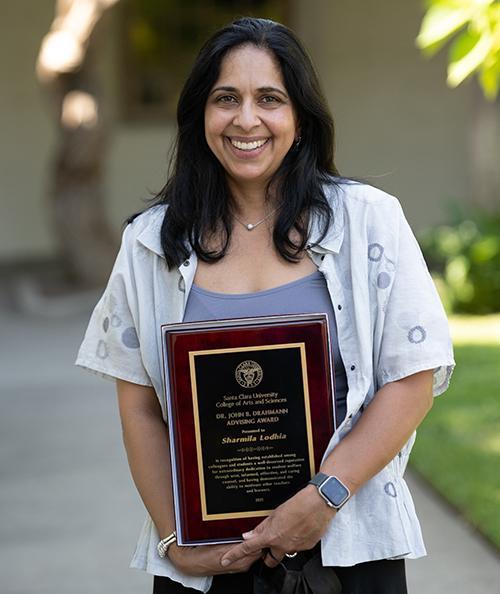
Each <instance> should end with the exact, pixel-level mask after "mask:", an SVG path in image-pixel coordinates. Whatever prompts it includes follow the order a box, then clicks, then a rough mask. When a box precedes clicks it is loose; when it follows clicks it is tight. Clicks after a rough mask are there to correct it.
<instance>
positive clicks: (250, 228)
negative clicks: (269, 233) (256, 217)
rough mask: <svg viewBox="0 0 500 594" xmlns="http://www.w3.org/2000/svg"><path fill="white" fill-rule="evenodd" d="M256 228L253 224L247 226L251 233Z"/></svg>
mask: <svg viewBox="0 0 500 594" xmlns="http://www.w3.org/2000/svg"><path fill="white" fill-rule="evenodd" d="M254 227H255V225H252V223H248V225H247V229H248V230H249V231H251V230H252V229H253V228H254Z"/></svg>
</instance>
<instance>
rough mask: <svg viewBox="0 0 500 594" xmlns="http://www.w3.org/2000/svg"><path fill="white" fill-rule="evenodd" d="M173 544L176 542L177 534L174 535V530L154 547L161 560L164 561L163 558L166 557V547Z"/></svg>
mask: <svg viewBox="0 0 500 594" xmlns="http://www.w3.org/2000/svg"><path fill="white" fill-rule="evenodd" d="M174 542H177V534H176V533H175V530H174V531H173V532H172V533H171V534H169V535H168V536H167V537H166V538H163V539H162V540H160V542H159V543H158V544H157V545H156V549H157V551H158V555H159V556H160V557H161V558H162V559H165V557H166V556H167V553H168V547H169V546H170V545H172V544H174Z"/></svg>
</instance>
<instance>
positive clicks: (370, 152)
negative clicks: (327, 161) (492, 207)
mask: <svg viewBox="0 0 500 594" xmlns="http://www.w3.org/2000/svg"><path fill="white" fill-rule="evenodd" d="M53 8H54V1H53V0H23V1H22V2H2V3H1V6H0V33H1V35H0V37H1V39H2V41H1V43H2V51H1V52H0V81H1V82H0V84H1V89H2V90H1V93H0V129H1V131H2V133H1V141H0V263H5V262H12V261H15V260H21V259H38V258H45V257H50V256H52V255H53V254H54V253H55V244H54V241H53V239H52V237H51V227H50V219H49V216H48V209H47V199H46V187H47V181H48V175H49V170H48V167H49V166H50V157H51V149H52V147H53V145H54V141H55V137H54V131H53V127H52V122H51V119H50V118H51V116H50V110H49V108H48V105H47V98H46V97H45V95H44V94H43V92H42V91H41V89H40V88H39V86H38V83H37V82H36V79H35V75H34V67H35V60H36V56H37V52H38V48H39V44H40V41H41V39H42V37H43V36H44V34H45V33H46V32H47V30H48V28H49V26H50V22H51V20H52V17H53ZM290 14H291V19H292V23H291V25H292V27H293V28H294V29H295V30H296V31H297V32H298V34H299V36H300V37H301V38H302V39H303V41H304V42H305V44H306V46H307V47H308V48H309V50H310V52H311V54H312V56H313V59H314V62H315V64H316V66H317V68H318V71H319V73H320V76H321V78H322V81H323V84H324V88H325V91H326V95H327V97H328V100H329V103H330V106H331V108H332V111H333V114H334V117H335V122H336V129H337V141H336V144H337V165H338V167H339V168H340V171H341V173H342V174H344V175H348V176H354V177H363V178H366V179H367V181H368V182H370V183H373V184H374V185H377V186H379V187H381V188H383V189H385V190H386V191H388V192H390V193H393V194H395V195H397V196H398V197H399V198H400V200H401V201H402V203H403V206H404V208H405V211H406V213H407V216H408V218H409V220H410V222H411V223H412V224H413V226H414V227H416V228H419V227H422V226H424V225H427V224H430V223H432V222H437V221H439V220H442V219H443V218H444V216H445V213H444V210H443V204H444V202H445V201H446V200H448V199H454V200H466V199H467V198H468V193H469V189H468V187H467V179H468V159H467V146H468V140H467V138H468V133H469V130H468V125H469V113H470V109H472V95H473V92H474V87H473V85H471V84H467V85H465V86H464V87H463V88H459V89H457V90H454V91H451V90H449V89H447V88H446V86H445V82H444V79H445V56H444V54H443V56H439V57H438V58H435V59H434V60H432V61H424V60H423V58H422V57H421V55H420V54H419V52H418V51H417V49H416V48H415V45H414V39H415V37H416V34H417V31H418V28H419V24H420V20H421V15H422V3H421V2H420V0H410V1H408V2H400V1H398V0H383V2H380V0H336V1H328V0H290ZM103 28H104V30H105V34H104V35H102V36H101V51H100V56H101V57H100V66H99V67H100V71H101V80H102V82H103V84H104V90H105V92H106V97H107V98H106V102H105V104H104V106H103V109H104V113H105V114H106V116H107V117H108V119H109V121H110V124H111V127H110V128H111V130H110V131H111V134H110V145H109V156H108V180H107V192H108V212H109V216H110V218H111V221H112V224H113V226H114V228H115V229H116V232H117V234H118V232H119V228H120V225H121V223H122V221H123V219H124V217H125V216H126V215H127V214H129V213H131V212H133V211H135V210H139V209H140V208H141V207H142V204H143V203H142V202H141V200H142V199H143V198H145V197H147V196H148V195H149V191H150V190H151V191H156V190H159V189H160V187H161V185H162V184H163V182H164V176H165V174H164V172H165V164H166V161H167V152H168V146H169V142H170V139H171V137H172V126H171V125H170V126H169V125H167V124H156V125H153V124H147V125H146V124H142V125H141V124H137V123H134V124H131V123H123V122H121V121H120V119H119V118H118V117H117V113H118V110H117V106H118V105H119V101H120V80H119V77H118V75H117V68H116V63H117V60H118V59H119V51H120V48H119V44H118V38H117V35H116V22H114V21H113V13H110V15H109V16H108V18H107V21H106V22H105V23H104V24H103ZM474 84H475V83H474Z"/></svg>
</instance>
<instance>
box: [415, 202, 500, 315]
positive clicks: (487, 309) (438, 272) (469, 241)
mask: <svg viewBox="0 0 500 594" xmlns="http://www.w3.org/2000/svg"><path fill="white" fill-rule="evenodd" d="M419 242H420V245H421V247H422V251H423V252H424V256H425V259H426V261H427V264H428V265H429V268H430V270H431V272H432V275H433V277H434V280H435V281H436V285H437V287H438V290H439V292H440V295H441V298H442V300H443V302H444V304H445V307H446V309H447V310H448V311H450V312H457V313H459V312H463V313H477V314H486V313H493V312H500V212H499V213H494V214H492V213H488V212H483V211H476V212H473V213H472V212H469V213H468V214H467V215H465V216H464V215H461V216H460V220H459V221H458V222H456V223H455V224H452V225H441V226H437V227H433V228H430V229H427V230H426V231H424V232H423V233H421V234H420V235H419Z"/></svg>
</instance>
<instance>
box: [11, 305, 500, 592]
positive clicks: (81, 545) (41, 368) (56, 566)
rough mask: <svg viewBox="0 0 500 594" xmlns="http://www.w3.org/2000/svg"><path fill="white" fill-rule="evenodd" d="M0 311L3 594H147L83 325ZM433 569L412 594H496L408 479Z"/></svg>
mask: <svg viewBox="0 0 500 594" xmlns="http://www.w3.org/2000/svg"><path fill="white" fill-rule="evenodd" d="M10 309H11V308H9V307H7V306H6V305H4V306H0V328H1V330H0V377H1V387H0V403H1V414H0V440H1V442H0V446H1V447H0V476H1V488H0V512H1V518H2V521H1V522H0V592H2V594H94V593H95V594H103V593H105V592H108V591H109V592H120V594H132V593H133V594H140V593H149V592H151V578H150V576H147V575H146V574H143V573H142V572H139V571H136V570H131V569H128V562H129V558H130V556H131V554H132V552H133V549H134V546H135V541H136V538H137V534H138V532H139V529H140V527H141V524H142V521H143V516H144V512H143V508H142V503H141V502H140V500H139V497H138V495H137V494H136V492H135V489H134V487H133V485H132V482H131V479H130V475H129V471H128V467H127V463H126V458H125V454H124V451H123V447H122V444H121V431H120V424H119V419H118V414H117V409H116V398H115V393H114V386H113V384H112V383H111V382H107V381H105V380H102V379H99V378H97V377H94V376H92V375H91V374H88V373H86V372H84V371H81V370H79V369H77V368H75V367H74V366H73V360H74V358H75V354H76V349H77V347H78V344H79V342H80V339H81V337H82V334H83V329H84V327H85V323H86V321H87V319H88V313H85V314H76V315H72V316H70V317H69V316H66V317H62V318H57V317H52V318H47V317H43V316H38V315H37V316H35V315H20V314H19V313H15V312H13V311H11V310H10ZM410 482H411V487H412V492H413V493H414V497H415V501H416V505H417V509H418V511H419V515H420V517H421V520H422V526H423V530H424V536H425V538H426V544H427V548H428V550H429V557H427V558H425V559H421V560H417V561H409V562H408V563H407V571H408V576H409V584H410V593H412V594H417V593H418V594H420V593H424V592H425V593H426V594H434V593H436V594H437V593H439V594H442V593H443V592H453V593H454V594H460V593H465V592H467V593H468V594H469V593H474V594H482V593H484V594H486V593H488V594H490V593H491V592H493V591H496V590H497V588H498V584H499V583H500V559H499V557H498V556H496V555H495V554H493V552H492V551H491V550H490V549H489V548H488V547H487V546H485V545H484V543H483V542H482V541H481V539H479V538H477V537H476V536H475V535H474V534H473V532H472V531H471V530H470V529H469V528H468V527H467V526H465V525H464V524H463V523H462V522H460V521H459V519H457V518H456V516H455V515H454V513H452V512H451V511H450V510H449V509H448V508H447V507H446V506H444V505H443V504H442V503H441V502H440V501H438V500H437V499H436V498H435V497H434V496H433V495H432V493H430V491H429V490H428V489H427V488H425V487H424V486H422V484H421V483H420V482H419V481H415V480H413V479H411V477H410Z"/></svg>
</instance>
